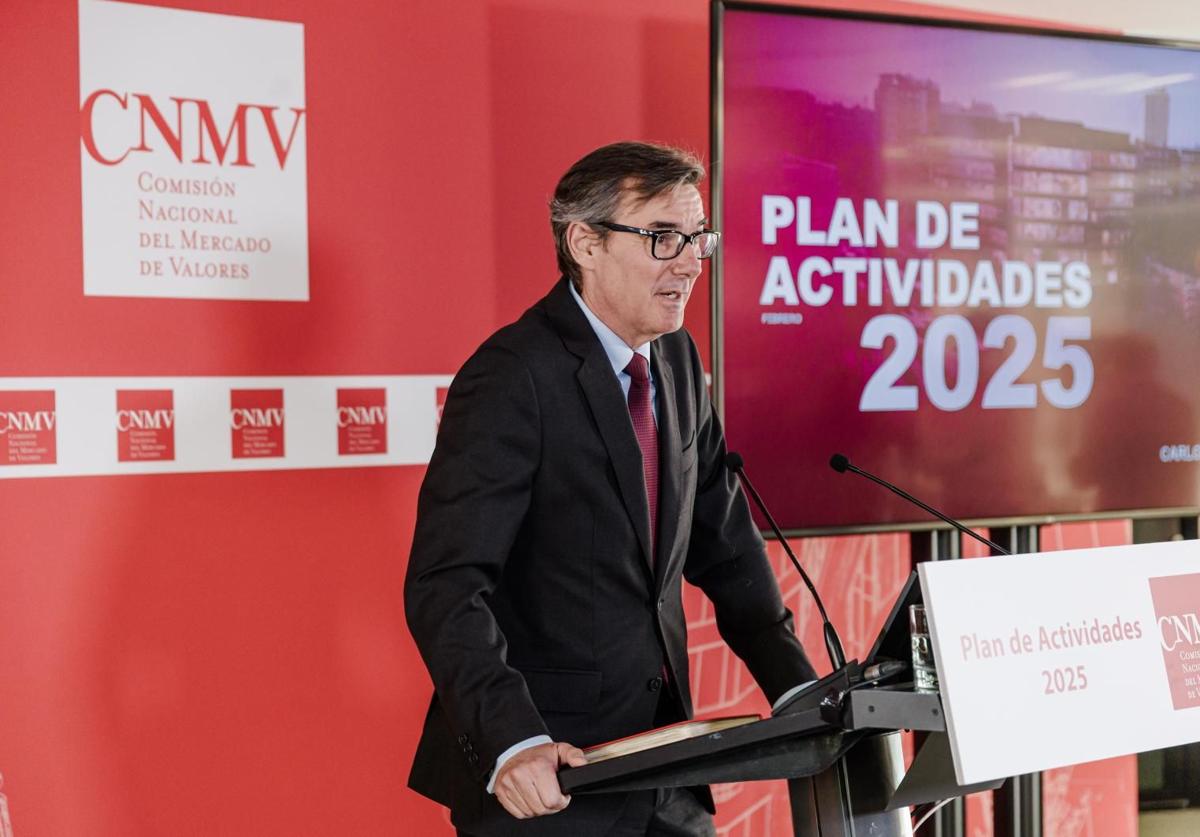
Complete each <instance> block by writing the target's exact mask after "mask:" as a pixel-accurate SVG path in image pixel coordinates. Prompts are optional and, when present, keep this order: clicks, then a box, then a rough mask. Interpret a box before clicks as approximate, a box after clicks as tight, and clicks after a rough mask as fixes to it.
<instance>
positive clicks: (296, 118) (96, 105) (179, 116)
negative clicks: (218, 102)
mask: <svg viewBox="0 0 1200 837" xmlns="http://www.w3.org/2000/svg"><path fill="white" fill-rule="evenodd" d="M170 100H171V102H172V103H173V104H174V108H173V109H174V114H173V116H174V121H173V122H169V121H168V117H167V115H166V114H170V112H171V110H172V108H171V107H170V106H164V107H162V108H160V107H159V105H158V104H157V103H156V102H155V101H154V100H153V99H152V98H150V96H149V95H147V94H145V93H133V94H129V95H126V94H125V93H118V92H117V91H115V90H107V89H102V90H96V91H93V92H92V93H91V95H89V96H88V97H87V98H86V99H85V100H84V102H83V107H82V109H81V110H82V113H81V114H80V115H81V117H82V122H83V124H82V132H83V147H84V148H85V149H87V153H88V154H89V155H90V156H91V158H92V159H93V160H95V161H96V162H97V163H100V164H102V165H105V166H115V165H117V164H118V163H120V162H121V161H122V160H124V159H125V158H126V157H128V156H129V155H130V154H131V153H134V152H154V151H156V150H159V149H160V148H161V147H162V146H166V149H167V150H168V151H169V152H170V153H171V154H172V155H173V156H174V157H175V159H176V160H178V161H179V162H181V163H183V162H189V163H200V164H205V165H212V164H213V163H214V162H215V164H216V165H218V166H223V165H225V163H226V157H232V160H230V162H229V165H231V166H246V167H250V168H253V167H254V166H255V165H257V163H255V162H254V161H252V160H251V159H250V152H249V145H248V143H247V139H248V135H249V132H250V130H252V129H253V130H255V131H263V130H265V131H266V135H267V138H268V139H269V140H270V141H271V148H272V149H273V150H274V152H275V159H276V161H277V162H278V163H279V168H280V169H283V168H284V167H285V166H286V165H287V161H288V155H289V154H291V151H292V144H293V142H294V141H295V139H296V131H297V130H299V128H300V122H301V120H303V119H304V114H305V110H306V109H305V108H288V109H287V110H288V111H289V112H290V113H291V119H292V126H291V129H290V130H289V131H288V132H287V141H286V142H285V141H284V140H283V135H282V133H281V131H280V128H279V125H278V124H277V123H276V121H275V111H277V110H280V108H279V107H277V106H275V105H252V104H247V103H242V104H239V105H238V106H237V107H236V108H235V109H234V112H233V116H232V118H231V119H230V120H229V124H228V125H222V126H218V125H217V120H216V117H215V116H213V111H212V106H211V105H210V104H209V102H208V101H207V100H205V99H189V98H185V97H180V96H171V97H170ZM164 111H165V112H166V114H164ZM252 113H253V114H257V115H258V117H259V118H257V119H251V114H252ZM97 118H99V119H101V120H102V125H103V126H104V130H103V131H102V133H103V134H104V135H105V137H110V136H111V134H113V133H114V131H112V130H110V128H111V126H112V125H114V124H116V125H118V126H121V128H122V129H123V130H121V131H120V134H122V135H124V136H126V137H128V139H127V140H125V141H124V142H125V143H126V144H125V145H124V146H121V145H120V144H115V145H116V147H108V148H103V149H102V148H100V147H99V144H98V143H97V140H96V120H97ZM286 121H287V117H286V116H285V117H284V122H285V123H286ZM147 122H149V124H150V125H152V126H153V128H154V132H155V133H157V137H155V136H154V135H153V133H150V134H148V132H147V130H146V128H147ZM135 136H136V137H137V144H136V145H134V144H133V138H134V137H135ZM231 149H232V152H233V153H232V154H231V153H230V151H231ZM210 153H211V154H212V159H210V158H209V156H208V155H209V154H210Z"/></svg>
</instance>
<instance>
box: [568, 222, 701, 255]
mask: <svg viewBox="0 0 1200 837" xmlns="http://www.w3.org/2000/svg"><path fill="white" fill-rule="evenodd" d="M588 223H589V224H591V225H592V226H595V227H604V228H605V229H606V230H612V231H613V232H627V233H634V234H635V235H641V236H645V237H647V238H649V239H650V256H651V257H652V258H655V259H657V260H658V261H660V262H669V261H671V260H672V259H677V258H679V254H680V253H682V252H683V248H684V247H687V246H688V245H690V244H692V243H693V242H695V240H696V239H697V238H699V237H700V236H702V235H713V236H716V241H717V243H716V244H714V245H713V249H712V252H711V253H709V254H708V255H707V256H701V255H700V254H697V255H696V258H698V259H700V260H701V261H704V260H706V259H711V258H712V257H713V256H715V255H716V254H717V246H718V245H719V244H720V243H721V233H719V232H717V231H716V230H700V231H699V232H694V233H685V232H681V231H679V230H646V229H642V228H641V227H630V226H626V225H625V224H614V223H613V222H612V221H588ZM664 235H678V236H682V237H683V238H682V240H681V241H680V244H679V249H678V250H676V251H675V255H673V256H666V257H663V256H659V255H656V254H655V252H654V251H655V250H656V249H657V248H658V239H659V238H660V237H662V236H664Z"/></svg>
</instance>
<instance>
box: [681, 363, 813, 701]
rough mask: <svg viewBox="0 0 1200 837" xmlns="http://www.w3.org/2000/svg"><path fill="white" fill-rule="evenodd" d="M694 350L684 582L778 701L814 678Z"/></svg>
mask: <svg viewBox="0 0 1200 837" xmlns="http://www.w3.org/2000/svg"><path fill="white" fill-rule="evenodd" d="M690 348H691V355H692V357H691V362H692V368H693V369H694V370H696V373H695V374H693V376H692V377H693V384H692V392H693V393H695V395H696V404H695V410H696V417H697V425H696V445H697V451H696V455H697V469H698V471H697V477H696V479H697V485H696V503H695V508H694V510H693V515H692V532H691V541H690V544H689V547H688V555H687V563H686V564H685V565H684V576H685V577H686V578H687V580H688V581H689V582H690V583H692V584H695V585H696V586H698V587H700V589H701V590H703V591H704V594H705V595H706V596H708V598H709V599H710V600H712V603H713V610H714V612H715V614H716V619H717V630H718V631H719V632H720V634H721V638H722V639H724V640H725V643H726V644H727V645H728V646H729V647H730V648H731V649H733V652H734V653H735V654H737V655H738V657H740V658H741V659H742V661H743V662H745V664H746V667H747V668H748V669H749V670H750V674H751V675H753V677H754V679H755V681H757V683H758V685H759V686H760V687H761V688H762V690H763V692H765V693H766V696H767V699H768V701H770V702H772V703H774V702H775V700H776V699H778V698H779V696H780V695H782V694H783V693H784V692H786V691H787V690H788V689H790V688H792V687H793V686H795V685H797V684H799V683H803V682H805V681H806V680H813V679H815V678H816V676H817V675H816V672H815V671H814V669H813V667H812V664H811V663H810V662H809V660H808V657H807V656H806V655H805V653H804V649H803V647H802V646H801V645H800V641H799V640H798V639H797V638H796V634H795V629H794V626H793V621H792V613H791V611H789V610H788V609H787V608H786V607H785V606H784V604H783V597H782V595H781V594H780V591H779V584H778V582H777V581H776V580H775V574H774V572H773V571H772V569H771V563H770V561H769V560H768V559H767V553H766V546H765V545H764V543H763V539H762V537H761V536H760V535H759V533H758V528H757V527H756V526H755V524H754V520H753V518H752V517H751V516H750V507H749V506H748V505H747V503H746V498H745V496H744V495H743V493H742V491H741V488H740V486H739V485H738V483H737V477H736V476H735V475H734V474H733V472H732V471H730V470H729V469H728V468H727V467H725V453H726V450H725V436H724V433H723V432H722V430H721V423H720V420H719V419H718V418H717V416H716V413H715V411H714V410H713V409H712V403H711V401H710V399H709V397H708V390H707V387H706V386H705V383H704V378H703V370H702V367H701V366H700V358H699V354H698V353H697V352H696V350H695V346H694V344H693V345H691V346H690Z"/></svg>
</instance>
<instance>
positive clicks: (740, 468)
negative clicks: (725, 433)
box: [725, 451, 846, 671]
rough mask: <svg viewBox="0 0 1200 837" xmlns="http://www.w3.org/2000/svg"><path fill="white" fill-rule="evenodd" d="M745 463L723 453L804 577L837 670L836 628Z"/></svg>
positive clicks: (840, 654) (841, 656) (840, 658)
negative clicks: (749, 474) (764, 501)
mask: <svg viewBox="0 0 1200 837" xmlns="http://www.w3.org/2000/svg"><path fill="white" fill-rule="evenodd" d="M745 465H746V463H745V460H743V459H742V455H741V454H740V453H734V452H733V451H730V452H729V453H728V454H726V455H725V467H726V468H728V469H729V470H731V471H733V472H734V473H735V474H737V476H738V479H740V480H741V481H742V485H744V486H745V487H746V491H747V492H748V493H749V494H750V496H751V497H752V498H753V499H754V504H755V505H756V506H758V509H759V511H761V512H762V513H763V517H765V518H766V519H767V523H770V524H771V531H773V532H774V533H775V537H777V538H779V543H780V544H782V545H783V551H784V552H786V553H787V557H789V558H791V559H792V566H793V567H795V568H796V572H798V573H800V577H801V578H802V579H804V583H805V585H807V586H808V592H810V593H812V597H813V601H815V602H816V603H817V611H818V612H819V613H820V614H821V621H822V622H824V623H825V649H826V650H827V651H828V652H829V662H830V663H832V664H833V670H834V671H839V670H840V669H842V668H845V666H846V652H845V651H843V650H842V640H841V639H840V638H839V637H838V633H837V629H836V628H834V627H833V623H832V622H830V621H829V616H828V614H826V613H825V605H824V604H823V603H822V602H821V597H820V596H819V595H818V594H817V588H816V587H814V586H813V583H812V579H810V578H809V577H808V573H806V572H805V571H804V568H803V567H801V566H800V562H799V561H797V560H796V554H795V553H794V552H792V548H791V547H790V546H788V542H787V538H785V537H784V536H783V532H780V531H779V526H778V524H776V523H775V518H773V517H771V513H770V512H769V511H767V506H766V504H765V503H763V501H762V497H759V496H758V492H757V491H755V490H754V486H753V485H752V484H751V483H750V478H749V477H747V476H746V471H745Z"/></svg>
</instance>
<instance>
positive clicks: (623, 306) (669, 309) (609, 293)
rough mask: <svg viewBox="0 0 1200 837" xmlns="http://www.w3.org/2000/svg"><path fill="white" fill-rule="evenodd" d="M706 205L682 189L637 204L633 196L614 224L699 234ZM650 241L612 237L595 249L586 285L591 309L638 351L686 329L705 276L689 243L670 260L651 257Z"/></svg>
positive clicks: (624, 234)
mask: <svg viewBox="0 0 1200 837" xmlns="http://www.w3.org/2000/svg"><path fill="white" fill-rule="evenodd" d="M706 220H707V219H706V218H705V217H704V202H703V201H702V200H701V198H700V190H698V189H697V188H696V187H695V186H681V187H679V188H678V189H675V190H674V191H671V192H666V193H664V194H661V195H659V196H657V197H655V198H651V199H650V200H648V201H646V202H645V203H641V204H637V203H636V199H635V198H633V197H632V196H631V195H630V193H629V192H626V193H625V196H624V197H623V198H622V199H621V203H620V206H619V207H618V209H617V212H616V214H615V216H614V217H613V218H612V221H613V222H614V223H617V224H624V225H626V226H630V227H641V228H642V229H647V230H678V231H680V232H683V233H688V234H691V233H694V232H697V231H699V230H701V229H703V228H704V226H705V223H706ZM650 247H651V241H650V239H649V238H648V237H646V236H640V235H635V234H633V233H628V232H615V231H614V232H610V233H609V234H608V238H607V239H606V241H605V242H604V243H603V244H602V245H600V246H599V247H597V248H595V249H594V251H593V253H594V257H595V258H594V260H593V262H592V264H591V265H590V267H591V270H590V271H589V273H590V274H591V275H588V276H586V277H585V278H584V281H583V301H584V302H586V303H587V306H588V308H590V309H591V310H592V312H593V313H594V314H595V315H596V316H597V317H599V318H600V319H601V321H603V322H604V324H605V325H607V326H608V327H609V328H611V329H612V330H613V331H614V332H616V334H617V335H618V336H619V337H620V338H621V339H622V340H624V341H625V342H626V343H627V344H628V345H629V347H630V348H633V349H636V348H637V347H638V346H641V345H642V344H643V343H646V342H648V341H650V340H654V339H655V338H657V337H660V336H662V335H664V334H668V333H670V332H672V331H676V330H678V329H679V328H681V327H682V326H683V309H684V307H685V306H686V305H687V301H688V297H689V296H691V293H692V286H694V285H695V284H696V279H697V278H698V277H699V276H700V269H701V267H700V260H699V259H698V258H697V257H696V249H695V247H694V246H693V245H691V244H688V245H687V246H685V247H684V248H683V252H682V253H680V254H679V255H678V256H676V257H675V258H674V259H671V260H670V261H660V260H658V259H655V258H654V257H653V256H651V255H650Z"/></svg>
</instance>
